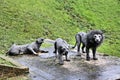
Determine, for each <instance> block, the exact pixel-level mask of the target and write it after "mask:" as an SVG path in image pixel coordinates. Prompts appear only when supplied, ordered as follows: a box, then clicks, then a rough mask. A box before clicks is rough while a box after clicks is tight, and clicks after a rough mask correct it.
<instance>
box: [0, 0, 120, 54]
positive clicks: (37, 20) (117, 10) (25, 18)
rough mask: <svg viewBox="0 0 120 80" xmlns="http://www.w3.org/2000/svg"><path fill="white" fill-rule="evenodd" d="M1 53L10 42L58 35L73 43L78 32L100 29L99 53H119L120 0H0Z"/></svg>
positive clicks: (53, 37)
mask: <svg viewBox="0 0 120 80" xmlns="http://www.w3.org/2000/svg"><path fill="white" fill-rule="evenodd" d="M0 10H1V11H0V42H1V43H0V52H1V53H5V52H6V50H7V49H8V47H10V45H11V44H12V42H15V43H18V44H24V43H29V42H31V41H34V40H35V39H36V38H38V37H44V38H51V39H56V38H58V37H61V38H63V39H65V40H67V41H68V42H69V43H71V44H74V42H75V39H74V35H75V34H76V33H77V32H79V31H88V30H90V29H101V30H103V31H104V32H105V35H106V39H105V42H104V44H103V45H102V46H101V47H100V48H99V51H100V52H104V53H108V54H111V55H116V56H120V54H119V51H120V42H119V40H120V28H119V26H120V15H119V14H120V1H119V0H99V1H98V0H0Z"/></svg>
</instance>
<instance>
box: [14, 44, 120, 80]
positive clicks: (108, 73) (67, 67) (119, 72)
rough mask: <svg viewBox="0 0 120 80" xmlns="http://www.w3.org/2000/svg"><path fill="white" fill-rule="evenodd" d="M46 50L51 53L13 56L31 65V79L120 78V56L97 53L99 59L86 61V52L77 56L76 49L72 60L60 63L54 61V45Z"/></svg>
mask: <svg viewBox="0 0 120 80" xmlns="http://www.w3.org/2000/svg"><path fill="white" fill-rule="evenodd" d="M50 43H52V42H50ZM45 50H48V51H49V53H41V54H40V55H39V56H33V55H22V56H16V57H12V58H13V59H14V60H16V61H17V62H19V63H21V64H23V65H25V66H28V67H29V69H30V73H29V75H28V77H29V79H30V80H117V79H119V80H120V59H119V58H116V57H111V56H102V55H97V56H98V60H97V61H94V60H91V61H86V60H85V54H83V55H82V58H80V57H78V56H76V50H72V51H71V52H70V53H69V58H70V60H71V61H70V62H66V61H65V63H64V65H59V64H58V61H56V62H54V59H55V57H54V54H53V50H54V49H53V46H51V47H49V48H45Z"/></svg>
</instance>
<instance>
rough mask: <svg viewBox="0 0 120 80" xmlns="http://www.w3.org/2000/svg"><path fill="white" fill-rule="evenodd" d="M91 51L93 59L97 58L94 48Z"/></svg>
mask: <svg viewBox="0 0 120 80" xmlns="http://www.w3.org/2000/svg"><path fill="white" fill-rule="evenodd" d="M92 52H93V60H98V58H96V48H93V49H92Z"/></svg>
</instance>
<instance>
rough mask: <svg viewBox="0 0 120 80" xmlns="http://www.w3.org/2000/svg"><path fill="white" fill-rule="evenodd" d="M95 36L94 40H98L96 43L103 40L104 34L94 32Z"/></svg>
mask: <svg viewBox="0 0 120 80" xmlns="http://www.w3.org/2000/svg"><path fill="white" fill-rule="evenodd" d="M93 38H94V41H95V42H96V43H100V42H101V41H102V38H103V37H102V35H101V34H94V35H93Z"/></svg>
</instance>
